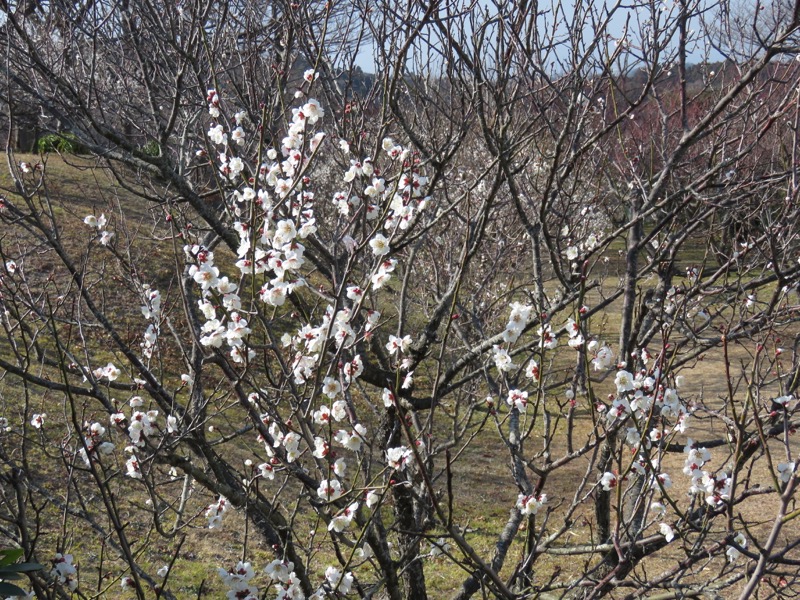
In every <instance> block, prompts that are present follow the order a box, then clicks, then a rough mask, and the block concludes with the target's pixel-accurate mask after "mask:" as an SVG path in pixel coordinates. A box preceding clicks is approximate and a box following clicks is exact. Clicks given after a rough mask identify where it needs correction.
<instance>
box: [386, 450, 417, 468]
mask: <svg viewBox="0 0 800 600" xmlns="http://www.w3.org/2000/svg"><path fill="white" fill-rule="evenodd" d="M411 456H412V452H411V450H409V449H408V448H406V447H405V446H398V447H397V448H389V449H388V450H387V451H386V462H387V464H388V465H389V467H391V468H392V469H395V470H398V471H402V470H403V469H405V468H406V464H407V463H408V461H409V460H410V459H411Z"/></svg>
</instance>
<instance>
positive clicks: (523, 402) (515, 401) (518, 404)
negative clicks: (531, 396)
mask: <svg viewBox="0 0 800 600" xmlns="http://www.w3.org/2000/svg"><path fill="white" fill-rule="evenodd" d="M506 402H507V403H508V405H509V406H510V407H511V408H516V409H517V410H518V411H519V412H521V413H524V412H525V409H526V408H527V407H528V392H522V391H520V390H509V392H508V398H506Z"/></svg>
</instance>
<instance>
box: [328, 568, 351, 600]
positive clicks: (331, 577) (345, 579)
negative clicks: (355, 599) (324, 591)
mask: <svg viewBox="0 0 800 600" xmlns="http://www.w3.org/2000/svg"><path fill="white" fill-rule="evenodd" d="M325 579H326V580H327V581H328V584H329V585H330V587H331V589H332V590H336V591H337V592H341V593H342V594H345V595H346V594H349V593H350V589H351V588H352V587H353V574H352V573H350V572H349V571H348V572H347V573H345V574H344V575H342V572H341V571H339V569H337V568H336V567H333V566H330V567H328V568H327V569H325Z"/></svg>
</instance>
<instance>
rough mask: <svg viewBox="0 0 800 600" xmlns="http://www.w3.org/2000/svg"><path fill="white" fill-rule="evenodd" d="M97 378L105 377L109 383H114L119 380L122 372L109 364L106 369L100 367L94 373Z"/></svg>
mask: <svg viewBox="0 0 800 600" xmlns="http://www.w3.org/2000/svg"><path fill="white" fill-rule="evenodd" d="M92 373H93V374H94V376H95V377H97V378H98V379H100V378H102V377H105V378H106V379H108V380H109V381H114V380H115V379H117V378H118V377H119V376H120V374H121V373H122V371H120V370H119V369H118V368H117V367H115V366H114V365H113V364H112V363H108V364H107V365H106V366H105V367H100V368H98V369H95V370H94V371H92Z"/></svg>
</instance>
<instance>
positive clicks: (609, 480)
mask: <svg viewBox="0 0 800 600" xmlns="http://www.w3.org/2000/svg"><path fill="white" fill-rule="evenodd" d="M599 483H600V485H601V486H603V490H605V491H606V492H609V491H611V490H612V489H614V488H615V487H617V483H618V478H617V476H616V475H615V474H614V473H609V472H608V471H606V472H605V473H603V476H602V477H601V478H600V482H599Z"/></svg>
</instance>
